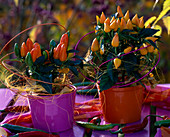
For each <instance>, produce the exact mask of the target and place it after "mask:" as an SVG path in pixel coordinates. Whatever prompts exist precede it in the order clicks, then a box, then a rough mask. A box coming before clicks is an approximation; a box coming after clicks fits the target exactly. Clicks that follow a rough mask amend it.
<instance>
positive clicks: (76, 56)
mask: <svg viewBox="0 0 170 137" xmlns="http://www.w3.org/2000/svg"><path fill="white" fill-rule="evenodd" d="M73 58H77V59H80V60H84V61H85V59H84V58H83V57H81V56H78V55H75V56H74V57H73Z"/></svg>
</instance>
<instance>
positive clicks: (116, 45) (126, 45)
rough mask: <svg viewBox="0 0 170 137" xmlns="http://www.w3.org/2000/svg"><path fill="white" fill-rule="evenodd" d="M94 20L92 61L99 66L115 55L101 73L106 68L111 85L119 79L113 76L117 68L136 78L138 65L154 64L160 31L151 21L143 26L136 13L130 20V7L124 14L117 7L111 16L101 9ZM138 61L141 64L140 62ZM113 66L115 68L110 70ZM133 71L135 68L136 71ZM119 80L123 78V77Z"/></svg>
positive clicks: (142, 21) (142, 18)
mask: <svg viewBox="0 0 170 137" xmlns="http://www.w3.org/2000/svg"><path fill="white" fill-rule="evenodd" d="M96 21H97V22H96V25H95V26H94V28H95V34H96V37H95V38H94V40H93V41H92V44H91V53H90V57H93V58H91V59H92V61H93V62H94V63H95V64H96V65H98V66H100V65H101V64H103V63H104V62H107V61H108V60H109V59H112V58H114V59H113V61H112V62H108V63H106V64H105V65H103V68H107V69H108V70H106V69H103V72H106V71H107V72H106V73H108V74H107V75H108V76H110V79H111V80H112V81H113V84H115V82H117V81H118V76H116V77H117V78H116V79H114V78H113V75H118V74H116V73H118V71H119V70H122V69H123V70H125V71H126V72H124V73H125V74H126V73H127V75H128V76H130V75H136V77H138V78H139V77H140V75H139V73H137V71H136V70H138V69H139V68H140V65H142V66H146V65H147V66H150V67H151V68H152V67H153V64H154V63H155V58H156V56H157V52H158V47H157V45H156V41H158V40H159V38H160V37H159V36H156V32H157V31H159V30H155V29H153V28H151V24H149V25H147V26H145V25H144V17H143V16H142V17H140V18H138V15H137V14H136V15H135V16H134V17H133V18H132V19H130V17H129V10H127V12H126V14H125V15H123V13H122V10H121V8H120V6H118V7H117V12H116V13H115V14H113V15H112V16H111V18H109V17H106V16H105V14H104V13H103V12H102V13H101V15H100V17H99V16H96ZM141 60H142V61H144V64H141V63H140V61H141ZM113 69H116V70H117V71H116V70H114V72H112V71H111V70H113ZM118 69H119V70H118ZM100 70H102V68H101V69H100ZM105 70H106V71H105ZM133 71H136V72H135V73H136V74H134V73H133ZM106 73H105V74H106ZM113 73H114V74H113ZM99 75H101V74H99ZM102 77H103V76H101V77H100V76H99V78H102ZM123 77H124V76H123ZM138 78H137V79H138ZM103 79H105V78H103ZM122 80H123V81H124V78H122ZM108 81H110V80H109V79H108ZM113 84H112V85H113Z"/></svg>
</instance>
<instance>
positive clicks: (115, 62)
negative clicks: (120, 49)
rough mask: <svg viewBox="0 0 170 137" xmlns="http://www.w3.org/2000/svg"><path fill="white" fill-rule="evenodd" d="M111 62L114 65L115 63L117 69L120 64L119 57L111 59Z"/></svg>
mask: <svg viewBox="0 0 170 137" xmlns="http://www.w3.org/2000/svg"><path fill="white" fill-rule="evenodd" d="M113 62H114V65H115V68H116V69H117V68H118V67H119V66H120V65H121V62H122V61H121V59H119V58H115V59H114V60H113Z"/></svg>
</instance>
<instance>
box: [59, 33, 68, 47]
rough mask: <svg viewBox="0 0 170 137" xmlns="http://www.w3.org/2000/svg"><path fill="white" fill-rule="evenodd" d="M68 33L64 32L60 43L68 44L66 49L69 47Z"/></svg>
mask: <svg viewBox="0 0 170 137" xmlns="http://www.w3.org/2000/svg"><path fill="white" fill-rule="evenodd" d="M68 33H69V32H67V33H64V34H63V35H62V36H61V38H60V43H61V44H64V45H65V46H66V49H67V48H68Z"/></svg>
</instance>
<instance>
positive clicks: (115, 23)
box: [110, 20, 118, 31]
mask: <svg viewBox="0 0 170 137" xmlns="http://www.w3.org/2000/svg"><path fill="white" fill-rule="evenodd" d="M110 28H111V29H113V30H114V31H117V29H118V25H117V21H116V20H114V21H113V22H112V23H111V24H110Z"/></svg>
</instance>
